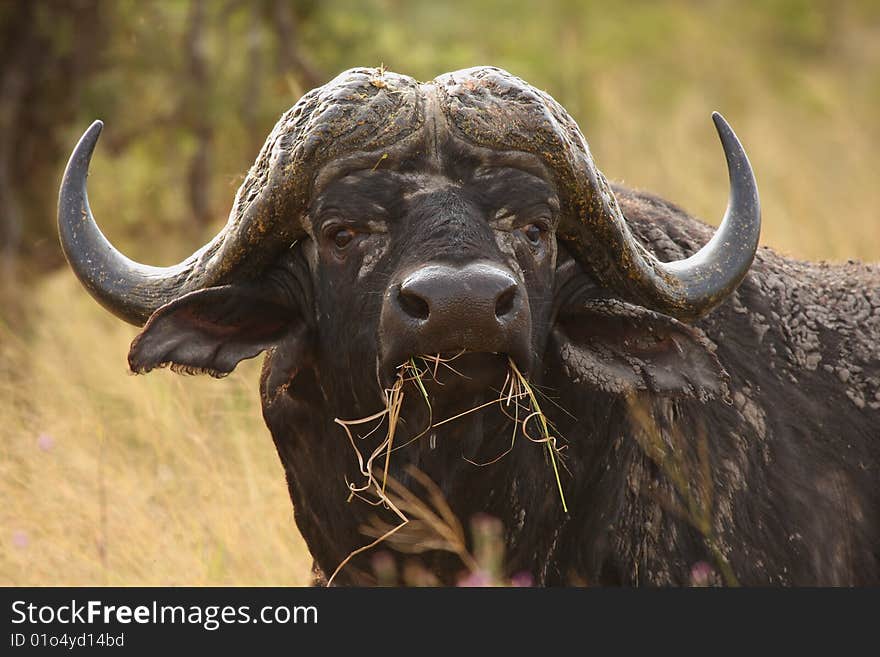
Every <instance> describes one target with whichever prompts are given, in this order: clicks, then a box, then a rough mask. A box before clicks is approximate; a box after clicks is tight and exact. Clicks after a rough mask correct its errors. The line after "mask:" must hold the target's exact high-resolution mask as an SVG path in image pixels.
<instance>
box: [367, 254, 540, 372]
mask: <svg viewBox="0 0 880 657" xmlns="http://www.w3.org/2000/svg"><path fill="white" fill-rule="evenodd" d="M398 280H399V281H400V282H399V283H397V284H394V283H392V285H391V286H389V288H388V291H387V292H386V295H385V300H384V303H383V307H382V316H381V319H380V341H381V344H382V348H381V351H382V353H383V357H384V360H386V363H385V365H386V367H388V368H391V369H392V370H393V368H394V367H396V366H398V365H399V364H400V363H402V362H404V361H405V360H406V359H407V358H410V357H412V356H417V355H421V354H436V353H447V352H459V351H463V350H466V351H475V352H492V353H506V354H508V355H510V356H513V357H514V358H515V359H516V360H517V361H518V362H521V363H523V364H524V363H527V362H528V359H529V353H530V349H529V345H530V340H531V319H530V313H529V302H528V296H527V295H526V294H525V292H524V290H523V288H522V286H521V285H520V284H519V283H518V281H517V279H516V278H515V277H514V275H513V272H511V271H510V270H509V269H507V268H506V267H504V266H502V265H498V264H494V263H491V262H485V261H481V262H473V263H470V264H467V265H464V266H452V265H447V264H427V265H423V266H421V267H419V268H418V269H416V270H414V271H410V272H408V273H406V274H405V275H403V276H401V278H399V279H398Z"/></svg>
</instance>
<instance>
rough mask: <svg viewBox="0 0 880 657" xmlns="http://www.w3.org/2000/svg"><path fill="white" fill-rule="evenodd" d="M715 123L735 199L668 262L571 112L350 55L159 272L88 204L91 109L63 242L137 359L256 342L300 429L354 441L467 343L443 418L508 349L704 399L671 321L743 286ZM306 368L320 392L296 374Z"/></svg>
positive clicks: (728, 144) (497, 368)
mask: <svg viewBox="0 0 880 657" xmlns="http://www.w3.org/2000/svg"><path fill="white" fill-rule="evenodd" d="M714 121H715V125H716V128H717V130H718V133H719V136H720V138H721V142H722V145H723V147H724V153H725V156H726V158H727V163H728V168H729V171H730V190H731V191H730V201H729V206H728V210H727V214H726V215H725V217H724V220H723V222H722V224H721V227H720V228H719V229H718V232H717V233H716V235H715V237H714V238H713V239H712V240H711V241H710V242H709V243H708V244H707V245H706V246H705V247H703V249H702V250H700V251H699V252H698V253H696V254H695V255H693V256H692V257H690V258H687V259H686V260H682V261H677V262H660V261H659V260H657V259H656V258H655V257H654V256H653V255H651V254H650V253H648V251H647V250H646V249H645V248H644V247H643V246H642V245H641V244H640V243H639V242H638V241H637V240H636V239H635V238H634V236H633V234H632V233H631V231H630V229H629V227H628V225H627V222H626V220H625V218H624V216H623V214H622V212H621V210H620V208H619V206H618V203H617V201H616V200H615V196H614V194H613V192H612V190H611V188H610V187H609V185H608V183H607V182H606V180H605V178H604V177H603V175H602V174H601V172H600V171H599V170H598V169H597V168H596V166H595V165H594V163H593V160H592V157H591V155H590V152H589V150H588V147H587V144H586V142H585V140H584V138H583V136H582V134H581V132H580V130H579V129H578V127H577V125H576V124H575V122H574V121H573V120H572V119H571V117H569V116H568V114H567V113H566V112H565V110H564V109H563V108H562V107H561V106H560V105H559V104H558V103H557V102H556V101H554V100H553V99H552V98H551V97H550V96H549V95H547V94H545V93H543V92H541V91H539V90H537V89H535V88H533V87H531V86H530V85H528V84H527V83H525V82H523V81H522V80H520V79H519V78H516V77H514V76H512V75H510V74H509V73H507V72H505V71H502V70H499V69H497V68H489V67H482V68H473V69H467V70H462V71H457V72H454V73H449V74H445V75H442V76H440V77H438V78H436V79H435V80H433V81H432V82H428V83H420V82H417V81H416V80H414V79H412V78H410V77H406V76H401V75H397V74H394V73H391V72H388V71H385V70H382V69H365V68H359V69H352V70H350V71H346V72H345V73H342V74H341V75H340V76H338V77H337V78H336V79H334V80H333V81H331V82H329V83H328V84H326V85H324V86H323V87H320V88H318V89H315V90H313V91H311V92H309V93H307V94H306V95H305V96H304V97H303V98H302V99H301V100H300V101H299V102H298V103H297V104H296V105H295V106H294V107H293V108H292V109H290V110H289V111H288V112H287V113H286V114H284V116H282V118H281V120H280V121H279V122H278V124H277V125H276V127H275V129H274V130H273V131H272V134H271V135H270V136H269V138H268V140H267V141H266V143H265V145H264V147H263V149H262V150H261V152H260V154H259V156H258V158H257V161H256V163H255V164H254V166H253V167H252V168H251V170H250V172H249V174H248V176H247V178H246V180H245V182H244V184H243V185H242V186H241V188H240V189H239V191H238V193H237V195H236V198H235V203H234V205H233V208H232V211H231V213H230V217H229V221H228V223H227V224H226V226H225V227H224V228H223V230H222V231H221V232H220V233H219V234H218V235H217V236H216V237H215V238H214V239H213V240H212V241H211V242H210V243H209V244H207V245H206V246H204V247H203V248H201V249H200V250H198V251H197V252H196V253H194V254H193V255H192V256H190V257H189V258H187V259H186V260H185V261H183V262H182V263H180V264H178V265H176V266H173V267H167V268H155V267H149V266H145V265H141V264H138V263H135V262H132V261H131V260H129V259H127V258H126V257H125V256H123V255H122V254H120V253H119V252H118V251H117V250H116V249H114V248H113V247H112V246H111V245H110V244H109V243H108V242H107V241H106V240H105V239H104V237H103V235H102V234H101V233H100V231H99V229H98V228H97V226H96V224H95V222H94V220H93V218H92V215H91V212H90V210H89V206H88V201H87V197H86V190H85V180H86V174H87V170H88V163H89V160H90V157H91V155H92V151H93V149H94V147H95V144H96V141H97V138H98V135H99V133H100V131H101V124H100V123H97V122H96V123H95V124H94V125H93V126H92V127H91V128H90V129H89V130H88V131H87V132H86V133H85V135H84V136H83V138H82V139H81V141H80V143H79V144H78V145H77V147H76V150H75V151H74V153H73V155H72V157H71V160H70V163H69V164H68V168H67V171H66V173H65V177H64V180H63V183H62V187H61V195H60V210H59V229H60V233H61V242H62V246H63V248H64V252H65V254H66V256H67V258H68V261H69V262H70V265H71V267H72V268H73V270H74V271H75V273H76V274H77V276H78V277H79V279H80V280H81V281H82V283H83V284H84V285H85V287H86V288H87V289H88V290H89V292H90V293H91V294H92V295H93V296H94V297H95V298H96V299H97V300H98V301H99V302H101V303H102V304H103V305H104V306H105V307H106V308H107V309H108V310H110V311H111V312H113V313H115V314H116V315H118V316H119V317H121V318H122V319H124V320H126V321H129V322H131V323H134V324H137V325H143V326H144V328H143V331H142V332H141V334H140V335H139V336H138V337H137V338H136V339H135V341H134V343H133V344H132V348H131V352H130V354H129V363H130V365H131V368H132V369H133V370H134V371H136V372H146V371H149V370H151V369H153V368H155V367H161V366H166V365H170V366H171V367H174V368H180V369H183V370H186V371H197V372H206V373H209V374H212V375H224V374H227V373H229V372H231V371H232V370H233V368H234V367H235V366H236V364H237V363H238V362H240V361H241V360H242V359H246V358H251V357H253V356H256V355H258V354H259V353H260V352H262V351H264V350H266V351H269V352H270V358H268V359H267V362H266V365H265V368H264V376H263V383H262V387H263V403H264V406H270V405H271V404H272V403H273V402H274V400H277V399H278V398H279V396H281V395H287V396H290V397H291V398H299V399H301V400H305V406H307V408H308V413H306V414H305V415H302V416H297V417H302V420H301V421H302V422H303V423H309V422H311V423H316V422H317V423H318V424H319V425H321V427H323V428H319V429H317V430H315V431H314V432H312V433H311V434H309V435H311V436H312V438H311V439H312V440H318V438H319V437H320V439H321V440H323V441H327V440H329V438H328V437H329V436H333V437H334V439H335V440H342V441H344V440H345V439H344V437H342V434H341V433H340V432H339V431H338V429H339V428H338V427H335V428H334V427H333V425H332V419H333V418H334V417H341V418H354V417H359V416H363V415H368V414H369V413H372V412H375V411H376V409H377V407H381V406H382V404H383V401H382V400H383V390H384V389H385V388H388V386H389V385H391V383H392V381H393V380H394V377H395V376H396V372H397V370H398V367H399V366H400V365H401V364H402V363H405V362H407V361H408V360H410V359H411V358H414V357H418V356H420V355H423V354H428V355H433V354H441V355H444V356H449V357H452V356H455V355H458V354H462V353H463V354H464V355H463V356H462V357H461V360H460V361H457V364H456V365H455V368H456V369H457V370H458V371H459V372H460V373H461V374H462V375H463V376H461V377H457V376H456V377H453V376H452V375H449V376H447V379H446V380H445V381H444V380H442V379H441V380H440V381H437V382H435V383H434V385H433V387H432V389H431V390H430V391H429V394H430V396H431V400H432V403H433V407H432V408H433V412H434V413H435V419H436V416H437V415H438V414H439V413H440V410H439V409H445V412H447V413H450V414H451V413H453V412H455V411H456V410H459V411H460V410H463V409H465V408H467V407H469V406H470V405H472V404H473V402H474V401H475V400H479V399H480V398H481V397H480V395H483V396H484V397H485V392H486V390H487V389H488V388H491V387H493V386H494V387H495V388H496V389H497V388H498V387H500V386H501V383H502V379H503V376H504V372H505V371H506V368H507V362H508V361H507V359H508V358H510V359H511V360H512V361H513V362H514V363H515V365H516V367H517V368H518V369H519V370H520V371H521V372H523V373H525V374H526V375H527V376H528V377H529V378H530V379H532V380H534V381H540V380H541V379H542V376H543V375H544V372H545V370H546V369H547V367H548V362H547V361H548V358H549V359H551V360H553V361H554V362H556V363H561V365H562V369H563V370H564V372H565V376H566V377H567V379H568V381H569V385H584V386H594V387H596V388H598V389H601V390H603V391H605V392H625V391H627V390H645V389H650V390H653V391H656V392H659V393H664V394H672V395H689V396H693V397H701V398H702V397H708V396H712V395H714V394H716V393H718V391H719V390H720V389H721V388H722V387H723V376H722V370H721V368H720V366H719V364H718V362H717V360H715V357H714V355H713V353H712V352H711V349H710V348H709V347H708V346H707V344H706V343H705V340H704V339H703V338H702V336H701V334H700V333H699V332H698V331H695V330H693V329H692V328H690V327H689V326H688V325H687V324H686V323H684V322H687V321H690V320H693V319H695V318H698V317H700V316H702V315H704V314H705V313H707V312H708V311H709V310H711V309H712V308H713V307H714V306H715V305H717V304H718V303H720V302H721V301H722V300H724V298H725V297H726V296H727V295H728V294H730V293H731V292H732V291H733V290H734V289H735V288H736V286H737V285H738V284H739V282H740V281H741V279H742V278H743V276H744V275H745V273H746V271H747V270H748V268H749V266H750V264H751V262H752V259H753V257H754V254H755V249H756V247H757V242H758V234H759V230H760V214H759V206H758V197H757V189H756V185H755V181H754V178H753V175H752V171H751V168H750V166H749V163H748V160H747V158H746V155H745V153H744V152H743V149H742V147H741V145H740V143H739V141H738V140H737V138H736V136H735V135H734V133H733V132H732V130H731V129H730V127H729V126H728V125H727V123H726V122H725V121H724V119H723V118H721V116H720V115H718V114H715V115H714ZM300 375H302V376H303V377H306V378H307V380H308V381H309V382H310V389H309V390H303V389H301V388H299V389H298V388H297V386H296V385H295V381H296V380H297V378H298V377H300ZM499 377H500V378H499ZM452 380H454V383H453V384H452V385H448V384H449V382H450V381H452ZM444 383H446V384H447V385H443V384H444ZM553 383H554V385H556V386H559V385H561V383H560V382H559V381H554V382H553ZM484 397H483V398H484ZM411 400H412V403H411V406H409V407H407V408H405V409H404V411H403V414H402V416H405V417H406V419H408V420H409V422H408V423H407V424H408V425H409V428H406V426H405V427H404V429H403V430H405V431H408V432H409V435H411V436H414V435H416V434H418V433H419V430H420V429H421V428H422V427H423V426H424V424H425V421H426V420H425V418H424V417H422V418H420V419H419V413H423V410H421V407H420V405H419V403H418V396H417V395H416V396H412V397H411ZM309 414H311V415H310V416H309ZM314 416H322V417H320V418H319V419H315V417H314ZM290 417H293V416H290ZM474 417H476V415H475V416H474ZM427 422H428V424H430V420H428V421H427ZM504 422H508V420H506V419H505V418H504V417H503V416H502V415H501V414H500V413H498V414H497V417H493V418H491V419H485V420H480V421H479V422H477V420H474V421H472V422H470V424H469V425H468V427H469V428H468V429H467V432H466V433H467V436H466V438H467V439H469V440H471V441H472V442H475V443H478V442H479V441H480V440H485V439H486V436H487V435H488V434H494V433H495V431H496V430H497V431H498V432H499V433H501V429H502V428H503V424H504ZM322 423H323V424H322ZM451 426H452V423H450V425H448V427H451ZM448 427H445V428H443V429H440V428H438V431H443V430H446V428H448ZM291 430H292V431H295V430H296V428H291ZM450 430H451V429H450ZM275 431H276V428H275V427H273V433H274V432H275ZM303 431H304V432H306V433H308V432H307V431H306V430H305V429H303ZM334 431H335V433H334ZM315 433H318V434H323V437H321V436H317V435H314V434H315ZM503 433H504V435H506V436H508V437H509V435H510V433H509V431H507V430H505V431H504V432H503ZM276 442H277V438H276ZM322 449H323V447H322ZM326 449H329V447H328V448H326ZM462 449H464V447H462ZM475 449H477V448H476V447H475ZM279 450H280V451H281V448H279ZM457 450H458V447H456V451H457ZM437 451H440V450H437ZM454 457H455V459H457V460H458V465H452V464H451V463H452V461H451V460H450V458H451V457H448V456H447V457H446V460H444V461H443V465H442V466H440V465H436V466H435V467H432V466H431V465H430V463H428V462H427V461H426V460H423V461H422V462H421V463H420V465H421V466H423V467H426V468H427V469H430V470H432V472H431V476H432V477H433V478H435V479H436V480H439V483H440V484H441V486H442V488H443V489H444V491H445V492H447V493H450V492H451V483H450V480H451V478H453V474H452V472H453V470H454V471H455V473H456V474H455V475H454V476H455V477H460V476H461V474H460V470H461V467H460V454H458V453H456V454H455V455H454ZM327 458H330V457H327ZM426 458H427V457H426ZM282 459H284V455H283V454H282ZM288 475H289V477H290V476H291V471H290V469H289V472H288ZM295 476H296V475H295ZM303 476H304V475H303ZM340 477H341V475H340ZM292 491H293V488H292ZM308 538H309V537H308V536H307V539H308ZM314 540H315V541H317V540H318V539H314ZM310 544H313V541H310ZM312 546H313V548H314V545H312ZM313 551H314V549H313Z"/></svg>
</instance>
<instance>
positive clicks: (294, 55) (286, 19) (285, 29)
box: [269, 0, 326, 90]
mask: <svg viewBox="0 0 880 657" xmlns="http://www.w3.org/2000/svg"><path fill="white" fill-rule="evenodd" d="M269 23H270V25H271V26H272V27H273V28H274V30H275V35H276V37H277V39H278V66H279V68H280V69H281V71H282V72H284V73H292V74H293V75H295V76H296V77H297V78H299V81H300V82H301V83H302V84H303V85H304V86H305V87H306V90H308V89H312V88H313V87H317V86H318V85H320V84H323V83H324V82H326V80H325V79H324V75H323V74H322V73H321V71H319V70H318V69H317V68H315V66H314V64H312V62H311V61H310V60H309V58H308V57H306V56H305V55H304V54H303V51H302V48H301V47H300V42H299V33H298V26H297V18H296V15H295V14H294V12H293V9H292V7H291V3H290V2H288V1H287V0H273V2H272V12H271V17H270V19H269Z"/></svg>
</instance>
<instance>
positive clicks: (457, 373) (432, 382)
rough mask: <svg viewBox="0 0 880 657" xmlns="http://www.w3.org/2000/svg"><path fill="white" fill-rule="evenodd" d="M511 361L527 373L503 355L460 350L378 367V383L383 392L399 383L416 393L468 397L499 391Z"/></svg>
mask: <svg viewBox="0 0 880 657" xmlns="http://www.w3.org/2000/svg"><path fill="white" fill-rule="evenodd" d="M511 362H516V363H517V367H518V368H519V369H520V370H523V371H527V368H526V367H525V366H524V365H523V364H521V363H520V362H519V359H517V358H514V357H513V356H510V355H508V354H506V353H497V352H484V351H467V350H461V351H457V352H454V351H444V352H439V353H435V354H430V355H429V354H418V355H412V356H409V357H408V358H405V359H403V360H402V361H400V362H398V363H397V364H396V365H394V366H388V365H382V364H380V365H379V381H380V384H381V385H382V387H383V389H386V390H387V389H390V388H392V387H394V385H395V384H396V383H397V382H398V381H402V382H403V383H404V384H409V383H413V384H415V385H416V387H417V389H419V392H420V393H421V392H422V391H424V393H427V394H429V395H430V396H432V397H437V398H444V399H446V398H449V399H454V398H455V397H462V398H471V397H472V396H473V395H475V394H480V393H483V392H491V391H493V390H496V391H497V390H499V389H500V388H501V386H502V385H503V384H504V381H505V378H506V376H507V375H508V373H509V370H510V367H511ZM416 379H418V383H417V384H416ZM407 387H408V386H407Z"/></svg>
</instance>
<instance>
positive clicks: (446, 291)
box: [397, 264, 519, 324]
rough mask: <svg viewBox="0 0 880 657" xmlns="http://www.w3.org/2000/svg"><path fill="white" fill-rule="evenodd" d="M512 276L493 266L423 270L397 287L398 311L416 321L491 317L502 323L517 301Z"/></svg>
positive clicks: (445, 320) (410, 276) (447, 321)
mask: <svg viewBox="0 0 880 657" xmlns="http://www.w3.org/2000/svg"><path fill="white" fill-rule="evenodd" d="M518 295H519V285H518V284H517V282H516V280H515V279H514V278H513V276H512V275H511V274H510V273H508V272H506V271H504V270H503V269H500V268H499V267H496V266H494V265H484V264H478V265H471V266H469V267H465V268H463V269H459V270H454V269H452V268H450V267H445V266H443V265H434V266H427V267H422V268H421V269H419V270H418V271H416V272H414V273H413V274H410V275H409V276H407V277H406V278H405V279H404V281H403V283H401V284H400V290H399V291H398V299H397V301H398V304H399V305H400V309H401V311H403V313H405V314H406V315H408V316H409V317H410V318H412V319H414V320H417V321H432V322H434V323H435V324H444V323H449V322H455V321H458V320H466V319H468V318H470V319H471V320H473V319H475V314H480V315H484V317H479V319H480V320H486V319H491V318H490V317H489V312H490V310H491V312H492V315H493V316H494V318H495V319H496V320H498V321H500V322H504V321H505V318H506V317H507V316H509V315H511V313H512V312H513V310H514V306H515V305H516V302H517V301H518V298H517V297H518Z"/></svg>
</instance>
